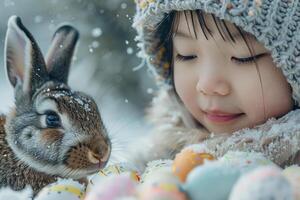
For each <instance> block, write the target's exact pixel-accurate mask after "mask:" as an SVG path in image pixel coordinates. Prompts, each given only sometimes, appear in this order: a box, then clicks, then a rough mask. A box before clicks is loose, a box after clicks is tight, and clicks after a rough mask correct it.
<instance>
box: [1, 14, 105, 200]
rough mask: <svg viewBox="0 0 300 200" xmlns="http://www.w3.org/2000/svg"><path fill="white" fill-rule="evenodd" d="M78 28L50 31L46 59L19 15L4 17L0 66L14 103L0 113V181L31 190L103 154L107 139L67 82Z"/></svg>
mask: <svg viewBox="0 0 300 200" xmlns="http://www.w3.org/2000/svg"><path fill="white" fill-rule="evenodd" d="M78 38H79V33H78V31H77V30H76V29H75V28H73V27H72V26H70V25H63V26H61V27H60V28H58V29H57V31H56V32H55V34H54V36H53V39H52V43H51V46H50V49H49V51H48V53H47V56H46V59H44V58H43V55H42V53H41V51H40V49H39V47H38V44H37V43H36V41H35V40H34V38H33V36H32V35H31V34H30V32H29V31H28V30H27V29H26V28H25V27H24V25H23V24H22V22H21V19H20V18H19V17H17V16H12V17H10V18H9V20H8V29H7V33H6V38H5V57H4V59H5V68H6V72H7V73H6V74H7V77H8V79H9V82H10V84H11V85H12V86H13V88H14V97H15V105H14V107H13V108H12V109H11V111H10V112H9V113H8V114H7V115H6V116H4V115H3V114H2V115H1V116H0V158H1V159H0V187H11V188H12V189H13V190H16V191H17V190H21V189H23V188H25V186H26V185H30V186H31V187H32V189H33V192H34V195H36V194H37V193H38V192H39V191H40V190H41V189H42V188H43V187H44V186H45V185H48V184H50V183H52V182H55V181H56V180H57V179H58V178H72V179H82V178H84V177H86V176H87V175H90V174H93V173H95V172H98V171H99V170H100V169H102V168H103V167H104V166H105V165H106V163H107V162H108V160H109V157H110V153H111V141H110V139H109V136H108V133H107V130H106V128H105V127H104V124H103V121H102V119H101V116H100V113H99V109H98V107H97V105H96V103H95V101H94V100H93V98H92V97H90V96H88V95H86V94H84V93H82V92H77V91H73V90H72V89H71V88H70V87H69V86H68V84H67V81H68V74H69V68H70V64H71V61H72V56H73V52H74V48H75V45H76V42H77V40H78Z"/></svg>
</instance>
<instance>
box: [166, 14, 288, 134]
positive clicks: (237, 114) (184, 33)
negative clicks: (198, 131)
mask: <svg viewBox="0 0 300 200" xmlns="http://www.w3.org/2000/svg"><path fill="white" fill-rule="evenodd" d="M194 15H195V16H194V17H193V20H192V18H191V16H190V15H188V17H185V15H184V14H183V13H182V12H181V13H178V18H177V20H178V28H177V27H176V31H175V30H174V31H175V34H174V36H173V39H172V40H173V63H174V84H175V88H176V91H177V93H178V95H179V97H180V98H181V100H182V101H183V103H184V105H185V106H186V108H187V109H188V110H189V112H190V113H191V114H192V115H193V117H194V118H195V119H196V120H197V121H198V122H199V123H200V124H202V125H203V126H204V127H205V128H207V129H208V130H209V131H210V132H214V133H232V132H234V131H236V130H239V129H242V128H246V127H249V128H251V127H253V126H255V125H258V124H261V123H264V122H265V121H266V120H267V119H268V118H270V117H279V116H282V115H284V114H286V113H287V112H288V111H290V110H291V109H292V108H293V100H292V92H291V88H290V86H289V84H288V83H287V81H286V79H285V77H284V76H283V74H282V72H281V70H280V69H279V68H277V67H276V66H275V64H274V63H273V61H272V58H271V56H270V54H269V52H268V51H267V50H266V49H265V48H264V46H263V45H262V44H260V43H259V42H258V41H256V39H255V38H253V37H252V36H250V35H247V34H246V33H244V34H243V35H244V36H245V37H246V38H247V39H246V40H247V43H248V46H247V45H246V42H245V40H243V37H242V35H241V34H240V33H239V31H238V30H237V28H236V27H235V26H234V25H233V24H231V23H229V22H226V25H227V28H228V30H229V32H230V33H231V35H232V36H233V37H234V40H235V42H232V41H231V40H230V39H229V38H230V36H229V34H228V32H227V34H225V33H226V32H222V31H220V27H221V25H220V24H218V25H219V27H217V26H216V23H215V22H214V19H213V17H212V16H211V15H204V19H205V23H206V25H207V27H208V28H209V30H210V31H211V35H212V36H210V35H209V34H208V33H207V32H206V35H207V36H208V38H206V37H205V35H204V32H203V30H202V29H201V27H200V23H199V22H198V18H197V16H196V14H195V13H194ZM193 23H194V28H193ZM222 26H223V27H221V28H223V29H225V27H224V25H222ZM221 34H222V35H221ZM222 36H223V37H224V38H225V40H224V38H223V37H222ZM248 47H249V48H250V49H249V48H248ZM250 50H251V51H252V54H251V53H250Z"/></svg>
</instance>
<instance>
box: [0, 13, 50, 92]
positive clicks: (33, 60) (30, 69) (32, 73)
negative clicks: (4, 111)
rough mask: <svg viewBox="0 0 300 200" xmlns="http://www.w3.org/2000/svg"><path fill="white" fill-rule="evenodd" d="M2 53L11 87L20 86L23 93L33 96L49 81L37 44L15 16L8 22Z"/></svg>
mask: <svg viewBox="0 0 300 200" xmlns="http://www.w3.org/2000/svg"><path fill="white" fill-rule="evenodd" d="M4 53H5V56H4V59H5V62H4V63H5V65H6V67H5V68H6V70H7V76H8V78H9V81H10V83H11V84H12V86H13V87H16V85H17V84H20V85H21V86H22V89H23V91H24V92H26V93H28V92H30V94H33V93H34V91H35V90H36V89H38V88H39V87H40V86H41V85H42V84H43V83H45V82H46V81H47V80H48V79H49V77H48V75H47V70H46V65H45V61H44V59H43V56H42V53H41V51H40V49H39V47H38V45H37V43H36V42H35V40H34V38H33V37H32V35H31V34H30V33H29V31H28V30H27V29H26V28H25V27H24V25H23V24H22V22H21V19H20V18H19V17H17V16H12V17H10V18H9V20H8V28H7V32H6V38H5V50H4Z"/></svg>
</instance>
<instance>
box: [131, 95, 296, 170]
mask: <svg viewBox="0 0 300 200" xmlns="http://www.w3.org/2000/svg"><path fill="white" fill-rule="evenodd" d="M185 118H186V115H185V114H184V111H183V110H182V109H181V108H180V106H179V105H178V104H177V103H176V101H174V99H172V97H171V96H170V95H169V93H167V92H166V91H160V92H159V93H158V95H157V96H156V97H155V98H154V99H153V102H152V106H151V107H150V108H149V109H148V115H147V119H148V120H149V121H150V122H151V123H152V124H153V125H154V129H153V131H152V133H151V134H150V135H148V136H146V137H144V138H143V139H141V140H139V141H138V144H136V145H134V146H135V148H134V150H132V151H133V153H130V156H129V158H128V159H129V162H131V163H132V164H133V165H134V167H135V168H136V169H137V170H138V171H143V170H144V168H145V166H146V164H147V163H148V162H149V161H152V160H157V159H173V158H174V156H175V155H176V154H177V153H178V152H180V151H181V149H182V148H184V147H186V146H188V145H191V144H197V143H201V145H202V146H203V150H204V151H206V152H208V153H211V154H213V155H214V156H216V157H221V156H222V155H224V154H225V153H226V152H228V151H230V150H231V151H246V152H252V151H254V152H261V153H263V154H264V155H265V156H266V157H267V158H268V159H270V160H271V161H273V162H275V163H276V164H278V165H279V166H282V167H283V166H285V165H291V164H300V110H299V109H298V110H294V111H291V112H290V113H288V114H286V115H285V116H283V117H281V118H280V119H273V118H272V119H269V120H268V121H267V122H266V123H264V124H262V125H259V126H257V127H255V128H253V129H249V128H246V129H242V130H240V131H237V132H235V133H234V134H232V135H218V136H213V135H212V134H209V133H208V132H207V131H206V130H205V129H199V128H197V129H196V128H188V127H190V125H187V121H189V120H185ZM136 147H138V149H136ZM139 148H140V149H139Z"/></svg>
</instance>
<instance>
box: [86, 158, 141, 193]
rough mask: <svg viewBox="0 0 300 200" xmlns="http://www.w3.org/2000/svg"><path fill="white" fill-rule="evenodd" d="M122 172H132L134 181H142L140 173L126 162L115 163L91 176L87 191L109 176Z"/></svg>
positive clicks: (131, 175) (131, 176)
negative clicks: (130, 167) (131, 168)
mask: <svg viewBox="0 0 300 200" xmlns="http://www.w3.org/2000/svg"><path fill="white" fill-rule="evenodd" d="M122 173H127V174H130V176H129V177H130V178H131V179H132V180H133V181H136V182H138V181H140V175H139V174H138V173H137V172H136V171H132V170H130V169H129V168H128V167H127V166H126V165H125V164H123V163H118V164H115V165H109V166H107V167H105V168H104V169H102V170H100V171H99V172H98V173H96V174H94V175H92V176H91V178H90V179H89V182H88V186H87V190H86V191H87V192H89V191H90V190H91V189H92V188H93V187H94V186H95V185H99V184H102V182H103V181H104V182H106V181H107V180H106V179H107V177H110V176H112V175H120V174H122Z"/></svg>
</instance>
